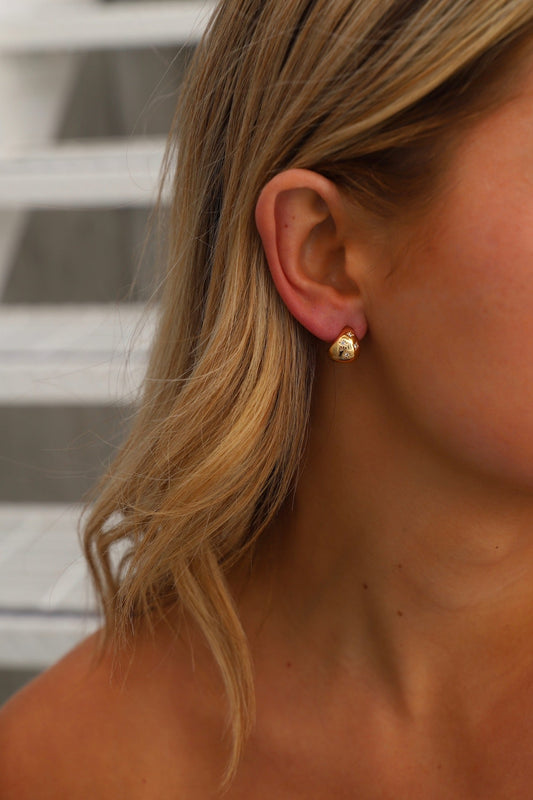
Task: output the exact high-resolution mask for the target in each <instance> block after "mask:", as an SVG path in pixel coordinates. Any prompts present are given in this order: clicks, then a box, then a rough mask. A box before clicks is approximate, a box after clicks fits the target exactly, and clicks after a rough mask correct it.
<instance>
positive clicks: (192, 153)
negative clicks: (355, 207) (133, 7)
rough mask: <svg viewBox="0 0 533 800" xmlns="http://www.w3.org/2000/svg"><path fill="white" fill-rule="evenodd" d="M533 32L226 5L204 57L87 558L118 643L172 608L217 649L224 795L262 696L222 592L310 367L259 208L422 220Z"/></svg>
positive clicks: (409, 17) (386, 7) (414, 1)
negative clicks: (305, 183) (334, 198)
mask: <svg viewBox="0 0 533 800" xmlns="http://www.w3.org/2000/svg"><path fill="white" fill-rule="evenodd" d="M532 21H533V6H532V4H531V2H530V0H411V1H408V0H222V2H220V3H219V4H218V7H217V9H216V13H215V14H214V16H213V18H212V20H211V22H210V24H209V27H208V30H207V32H206V34H205V37H204V38H203V40H202V42H201V43H200V45H199V47H198V48H197V51H196V54H195V57H194V59H193V63H192V66H191V68H190V72H189V75H188V79H187V81H186V84H185V87H184V89H183V92H182V96H181V101H180V105H179V109H178V113H177V115H176V119H175V125H174V130H173V133H172V135H171V138H170V140H169V149H168V153H167V164H168V165H171V164H173V162H174V155H175V149H176V146H177V142H178V141H179V164H178V167H177V170H176V171H175V176H174V180H173V202H172V206H171V210H170V231H171V236H170V255H169V266H168V271H167V275H166V279H165V282H164V285H163V289H162V291H161V296H160V317H159V326H158V331H157V335H156V338H155V342H154V346H153V353H152V357H151V362H150V367H149V370H148V374H147V377H146V381H145V385H144V390H143V395H142V401H141V405H140V409H139V411H138V414H137V416H136V420H135V422H134V425H133V428H132V430H131V433H130V435H129V437H128V439H127V441H126V443H125V444H124V446H123V448H122V450H121V451H120V453H119V455H118V457H117V458H116V460H115V462H114V464H113V465H112V467H111V469H110V470H109V473H108V474H107V475H106V477H105V478H104V480H103V482H102V484H101V485H100V487H99V488H98V498H97V501H96V503H95V504H94V506H93V507H92V508H91V509H90V511H89V514H88V518H87V520H86V522H85V531H84V541H85V551H86V555H87V559H88V561H89V565H90V568H91V570H92V575H93V578H94V582H95V585H96V589H97V592H98V596H99V598H100V600H101V604H102V608H103V611H104V614H105V622H106V629H107V632H108V635H109V638H110V639H113V640H115V641H116V640H120V639H121V638H126V639H127V638H128V637H130V636H131V635H132V632H133V633H134V631H135V628H136V625H137V624H138V623H139V621H141V620H146V619H148V620H151V621H156V620H157V619H160V618H163V617H164V615H165V613H166V610H167V609H168V607H169V606H172V605H178V606H179V607H180V608H181V609H183V611H184V612H185V613H186V614H187V615H188V617H190V618H191V619H192V620H193V621H194V622H195V624H197V626H198V628H199V629H200V630H201V632H202V633H203V635H204V636H205V638H206V640H207V642H208V645H209V647H210V649H211V651H212V653H213V656H214V658H215V660H216V662H217V664H218V667H219V669H220V672H221V675H222V678H223V680H224V685H225V689H226V692H227V698H228V707H229V717H228V718H229V720H230V722H231V728H232V742H233V749H232V755H231V759H230V761H229V764H228V773H227V777H228V776H231V775H233V774H234V772H235V769H236V766H237V764H238V760H239V756H240V754H241V752H242V748H243V745H244V743H245V740H246V736H247V734H248V733H249V731H250V728H251V724H252V720H253V713H254V700H253V697H254V693H253V673H252V665H251V659H250V655H249V650H248V646H247V641H246V636H245V634H244V631H243V628H242V626H241V623H240V620H239V616H238V613H237V611H236V607H235V603H234V601H233V599H232V596H231V593H230V591H229V589H228V585H227V582H226V575H227V572H228V570H229V568H230V567H231V566H232V565H234V564H236V563H237V562H238V561H239V560H241V559H242V557H243V554H244V553H245V552H246V551H247V550H248V549H249V548H250V547H251V546H252V544H253V543H254V541H256V539H257V537H259V536H260V535H261V533H262V532H263V531H264V530H265V528H266V527H267V526H268V524H269V522H271V521H272V519H273V517H274V516H275V515H276V513H277V512H278V510H279V509H280V507H281V505H282V503H283V502H284V500H286V498H287V496H288V495H289V494H290V492H291V491H292V490H293V488H294V486H295V482H296V478H297V474H298V468H299V464H300V461H301V458H302V453H303V451H304V447H305V441H306V430H307V425H308V417H309V407H310V399H311V393H312V384H313V369H314V361H315V349H314V342H313V341H312V339H311V337H310V336H309V335H308V334H307V332H306V331H305V330H303V329H302V328H301V327H300V326H299V325H298V324H297V323H296V322H295V320H294V319H293V318H292V317H291V316H290V314H289V313H288V311H287V310H286V308H285V306H284V305H283V303H282V302H281V300H280V298H279V296H278V295H277V292H276V290H275V288H274V286H273V283H272V280H271V278H270V275H269V271H268V268H267V265H266V262H265V257H264V254H263V251H262V247H261V242H260V239H259V236H258V234H257V231H256V228H255V225H254V208H255V204H256V202H257V198H258V195H259V193H260V191H261V189H262V187H263V186H264V185H265V183H266V182H267V181H268V180H269V179H270V178H271V177H272V176H273V175H274V174H276V173H277V172H279V171H281V170H284V169H287V168H289V167H302V168H308V169H312V170H316V171H318V172H321V173H322V174H324V175H326V176H328V177H330V178H331V179H332V180H335V181H336V182H338V183H339V184H340V185H341V186H343V187H344V188H345V189H346V191H348V192H350V194H351V195H352V196H353V197H354V199H355V200H356V201H358V202H360V203H362V204H363V205H364V206H365V207H367V208H369V209H371V210H372V211H373V212H375V213H377V214H390V213H394V209H395V208H397V207H398V205H399V201H401V202H402V203H404V204H405V203H407V205H409V204H410V203H411V202H415V201H416V199H417V198H420V197H421V196H423V195H424V192H425V191H426V189H427V187H428V186H431V185H433V178H434V177H435V175H436V174H437V173H438V169H437V168H436V167H435V165H436V164H438V159H437V155H438V153H439V152H440V150H441V149H442V142H443V141H444V139H445V138H446V136H447V133H448V132H449V131H450V130H453V129H454V125H457V124H458V122H459V120H461V119H463V118H467V117H469V116H471V115H472V113H473V109H474V108H475V107H477V106H476V103H475V102H474V103H473V99H477V98H478V97H479V96H480V94H482V93H480V87H481V88H482V87H484V86H486V85H487V84H488V83H489V82H490V81H489V77H488V76H489V75H490V74H492V73H494V74H495V73H496V72H497V70H494V65H495V64H497V63H499V60H500V59H501V58H502V57H503V55H505V54H509V53H510V52H511V51H512V50H513V49H514V48H513V47H512V45H513V43H514V42H516V40H517V37H518V36H519V35H522V34H523V32H524V30H525V26H530V25H531V23H532ZM528 30H529V28H528ZM491 70H492V72H491ZM491 80H492V79H491ZM428 175H429V176H431V179H432V180H431V181H428ZM117 543H122V544H123V545H124V546H125V547H126V550H125V552H124V551H122V552H123V557H122V559H121V561H120V563H119V564H118V566H116V563H115V560H114V559H113V557H112V556H113V550H114V546H115V545H116V544H117ZM114 564H115V565H114Z"/></svg>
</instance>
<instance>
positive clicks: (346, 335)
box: [328, 328, 359, 363]
mask: <svg viewBox="0 0 533 800" xmlns="http://www.w3.org/2000/svg"><path fill="white" fill-rule="evenodd" d="M328 352H329V357H330V358H331V359H332V361H338V362H340V363H343V362H345V361H355V359H356V358H357V356H358V355H359V339H358V338H357V336H356V335H355V331H354V330H353V328H343V329H342V331H341V332H340V334H339V336H338V338H337V339H335V341H334V342H333V344H332V345H331V347H330V348H329V351H328Z"/></svg>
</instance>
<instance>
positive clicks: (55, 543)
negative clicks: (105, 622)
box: [0, 504, 98, 669]
mask: <svg viewBox="0 0 533 800" xmlns="http://www.w3.org/2000/svg"><path fill="white" fill-rule="evenodd" d="M79 516H80V509H79V508H77V507H75V506H63V505H51V504H47V505H30V504H28V505H26V504H20V505H17V504H1V505H0V668H10V669H11V668H34V667H37V668H40V667H45V666H48V665H49V664H52V663H53V662H54V661H56V660H57V659H58V658H60V657H61V656H62V655H63V654H64V653H65V652H67V650H69V649H70V648H71V647H73V646H74V645H75V644H76V642H78V641H79V640H80V639H81V638H83V637H84V636H86V635H88V634H89V633H90V632H92V631H93V630H95V629H96V627H97V626H98V616H97V614H96V608H95V600H94V596H93V592H92V589H91V586H90V582H89V579H88V572H87V568H86V566H85V562H84V560H83V557H82V555H81V549H80V545H79V541H78V535H77V524H78V520H79Z"/></svg>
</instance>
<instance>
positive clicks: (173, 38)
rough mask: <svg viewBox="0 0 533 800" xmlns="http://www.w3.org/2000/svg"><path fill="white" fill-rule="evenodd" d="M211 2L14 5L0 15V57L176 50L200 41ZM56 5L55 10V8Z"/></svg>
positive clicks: (212, 4)
mask: <svg viewBox="0 0 533 800" xmlns="http://www.w3.org/2000/svg"><path fill="white" fill-rule="evenodd" d="M214 5H215V4H214V3H213V2H209V1H205V2H193V0H187V1H186V2H171V1H170V0H166V2H136V3H129V2H117V3H109V4H104V3H95V4H82V3H79V4H78V3H68V4H67V3H62V4H53V3H48V4H45V5H43V6H40V5H37V6H34V5H32V4H25V3H17V4H14V3H13V4H12V7H11V8H10V10H9V12H6V11H3V13H2V14H0V52H4V53H17V52H28V51H29V52H31V51H36V52H46V51H56V50H98V49H117V48H135V47H152V46H165V45H170V46H172V45H176V44H180V43H188V42H191V43H192V42H196V41H198V39H199V38H200V36H201V34H202V32H203V30H204V28H205V25H206V22H207V20H208V18H209V15H210V14H211V12H212V10H213V8H214ZM54 6H55V7H54Z"/></svg>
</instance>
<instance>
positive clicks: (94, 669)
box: [0, 636, 111, 800]
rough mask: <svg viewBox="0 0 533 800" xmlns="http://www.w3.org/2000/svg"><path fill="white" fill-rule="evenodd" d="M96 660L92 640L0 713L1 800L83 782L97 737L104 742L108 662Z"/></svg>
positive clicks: (57, 791)
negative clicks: (103, 723)
mask: <svg viewBox="0 0 533 800" xmlns="http://www.w3.org/2000/svg"><path fill="white" fill-rule="evenodd" d="M97 656H98V642H97V637H95V636H92V637H90V638H89V639H87V640H85V641H84V642H83V643H82V644H81V645H79V646H78V647H76V648H75V649H74V650H73V651H72V652H70V653H69V654H68V655H67V656H66V657H64V658H63V659H62V660H61V661H59V662H58V663H57V664H56V665H55V666H53V667H51V668H50V669H49V670H47V671H46V672H44V673H42V674H41V675H39V676H38V677H37V678H36V679H35V680H33V681H32V682H31V683H29V684H28V685H27V686H26V687H24V688H23V689H22V690H21V691H20V692H18V693H17V694H16V695H15V696H14V697H13V698H11V700H9V701H8V702H7V703H6V705H5V706H4V707H3V708H2V709H1V710H0V796H1V797H2V798H5V800H11V798H17V800H25V798H28V800H29V798H33V797H42V798H45V797H46V798H47V797H50V798H51V797H61V796H63V794H62V792H64V793H65V796H66V790H67V787H69V788H70V790H71V791H72V790H74V787H75V786H76V783H78V782H81V781H82V780H83V779H84V775H83V773H84V772H85V771H86V766H85V765H87V764H89V763H91V761H92V762H93V763H94V755H95V754H94V749H95V748H94V745H95V741H96V738H97V736H98V735H99V736H100V737H101V739H102V740H105V735H106V731H105V726H103V725H102V722H103V718H104V709H105V708H106V706H108V704H109V701H110V699H111V692H110V691H109V680H108V679H106V673H108V664H106V659H101V660H100V661H98V660H97ZM97 732H99V733H97ZM91 751H93V752H91ZM52 776H53V777H52ZM73 796H74V797H75V796H76V795H75V794H73Z"/></svg>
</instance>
